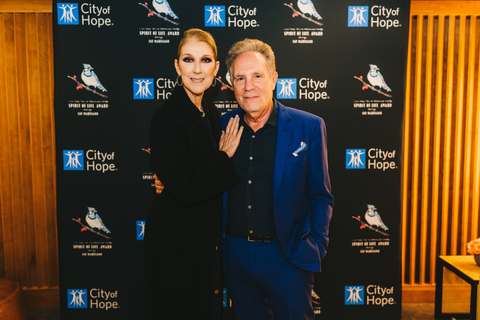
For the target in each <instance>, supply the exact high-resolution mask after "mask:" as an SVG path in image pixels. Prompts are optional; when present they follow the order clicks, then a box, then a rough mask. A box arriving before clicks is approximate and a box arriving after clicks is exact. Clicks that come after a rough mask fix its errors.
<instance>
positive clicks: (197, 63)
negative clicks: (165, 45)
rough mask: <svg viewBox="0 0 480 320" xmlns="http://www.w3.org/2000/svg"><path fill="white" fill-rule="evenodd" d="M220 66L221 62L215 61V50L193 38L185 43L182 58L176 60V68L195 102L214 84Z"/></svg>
mask: <svg viewBox="0 0 480 320" xmlns="http://www.w3.org/2000/svg"><path fill="white" fill-rule="evenodd" d="M218 67H219V62H218V61H215V58H214V55H213V50H212V48H211V47H210V46H209V45H208V44H207V43H205V42H202V41H198V40H195V39H192V40H189V41H187V42H186V43H185V44H184V45H183V47H182V49H181V51H180V58H179V59H178V60H175V69H176V70H177V74H178V75H180V76H181V77H182V81H183V87H184V88H185V91H186V92H187V94H188V96H189V97H190V100H192V102H193V103H195V102H196V101H198V99H200V100H201V98H202V97H203V92H204V91H205V90H207V89H208V88H209V87H210V86H211V85H212V81H213V77H214V76H215V75H216V74H217V72H218Z"/></svg>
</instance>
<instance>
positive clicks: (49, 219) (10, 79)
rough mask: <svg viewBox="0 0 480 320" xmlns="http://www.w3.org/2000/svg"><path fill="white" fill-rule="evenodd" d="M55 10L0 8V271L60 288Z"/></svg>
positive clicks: (31, 283)
mask: <svg viewBox="0 0 480 320" xmlns="http://www.w3.org/2000/svg"><path fill="white" fill-rule="evenodd" d="M51 19H52V15H51V14H43V13H26V14H25V13H0V28H1V30H2V32H1V33H0V38H1V40H0V46H1V47H0V60H1V61H0V96H1V98H0V99H1V100H0V103H1V108H0V139H1V144H0V178H1V183H0V200H1V206H0V217H1V222H2V226H1V233H0V235H1V237H0V248H1V249H2V251H1V252H2V254H1V258H0V259H1V260H0V262H1V266H0V276H3V277H7V278H10V279H14V280H16V281H17V282H19V283H20V284H21V285H22V287H24V288H48V287H57V286H58V258H57V237H56V230H57V229H56V210H55V209H56V207H55V157H54V155H55V134H54V118H53V52H52V51H53V50H52V49H53V44H52V20H51Z"/></svg>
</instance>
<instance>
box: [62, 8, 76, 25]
mask: <svg viewBox="0 0 480 320" xmlns="http://www.w3.org/2000/svg"><path fill="white" fill-rule="evenodd" d="M58 9H62V10H63V13H62V16H61V17H60V19H58V22H59V23H63V24H78V20H77V19H75V14H74V13H73V9H77V7H75V5H74V4H73V3H62V5H59V6H58Z"/></svg>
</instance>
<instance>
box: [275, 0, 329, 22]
mask: <svg viewBox="0 0 480 320" xmlns="http://www.w3.org/2000/svg"><path fill="white" fill-rule="evenodd" d="M284 5H286V6H287V7H289V8H290V9H292V10H293V14H292V17H293V18H295V17H297V16H300V17H302V18H303V19H307V20H308V21H311V22H313V23H315V24H318V25H319V26H323V23H321V22H320V21H316V20H313V19H312V18H310V17H307V16H306V15H304V14H303V13H301V12H300V11H298V10H295V9H294V8H293V4H291V3H290V4H287V3H284Z"/></svg>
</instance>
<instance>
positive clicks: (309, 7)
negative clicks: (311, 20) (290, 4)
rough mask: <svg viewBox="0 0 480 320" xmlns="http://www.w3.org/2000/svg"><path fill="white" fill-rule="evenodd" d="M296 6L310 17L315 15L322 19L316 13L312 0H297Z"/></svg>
mask: <svg viewBox="0 0 480 320" xmlns="http://www.w3.org/2000/svg"><path fill="white" fill-rule="evenodd" d="M297 5H298V8H299V9H300V11H302V13H303V14H309V15H310V16H311V17H312V16H313V17H315V18H317V19H318V20H320V19H322V17H321V16H320V15H319V14H318V12H317V10H316V9H315V6H314V5H313V3H312V0H298V2H297Z"/></svg>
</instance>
